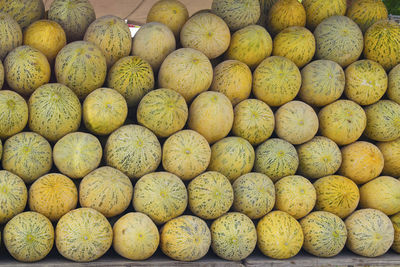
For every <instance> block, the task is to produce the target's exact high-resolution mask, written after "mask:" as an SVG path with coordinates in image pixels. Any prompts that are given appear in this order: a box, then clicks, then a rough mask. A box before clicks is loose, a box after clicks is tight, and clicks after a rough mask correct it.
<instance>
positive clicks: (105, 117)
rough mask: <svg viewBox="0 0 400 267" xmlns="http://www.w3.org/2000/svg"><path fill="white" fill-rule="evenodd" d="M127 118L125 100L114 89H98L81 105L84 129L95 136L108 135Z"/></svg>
mask: <svg viewBox="0 0 400 267" xmlns="http://www.w3.org/2000/svg"><path fill="white" fill-rule="evenodd" d="M127 116H128V104H127V103H126V100H125V98H124V97H123V96H122V95H121V94H120V93H118V92H117V91H116V90H114V89H110V88H98V89H96V90H94V91H93V92H91V93H90V94H89V95H88V96H87V97H86V98H85V100H84V101H83V104H82V119H83V122H84V124H85V128H86V129H88V130H89V131H90V132H91V133H93V134H96V135H109V134H111V133H112V132H113V131H115V130H116V129H118V128H119V127H121V126H122V125H123V124H124V122H125V120H126V118H127Z"/></svg>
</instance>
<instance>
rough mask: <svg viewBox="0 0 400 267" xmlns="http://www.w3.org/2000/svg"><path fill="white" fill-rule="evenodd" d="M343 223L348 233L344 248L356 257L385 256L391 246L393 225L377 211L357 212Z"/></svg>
mask: <svg viewBox="0 0 400 267" xmlns="http://www.w3.org/2000/svg"><path fill="white" fill-rule="evenodd" d="M345 223H346V227H347V231H348V236H347V242H346V246H347V248H348V249H350V250H351V251H352V252H354V253H356V254H358V255H361V256H364V257H378V256H381V255H383V254H385V253H386V252H387V251H388V250H389V249H390V247H391V246H392V244H393V240H394V228H393V224H392V222H391V221H390V219H389V217H388V216H386V215H385V214H384V213H383V212H381V211H379V210H375V209H360V210H357V211H355V212H354V213H353V214H352V215H350V216H349V217H348V218H347V219H346V221H345Z"/></svg>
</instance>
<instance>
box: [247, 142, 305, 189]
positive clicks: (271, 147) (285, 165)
mask: <svg viewBox="0 0 400 267" xmlns="http://www.w3.org/2000/svg"><path fill="white" fill-rule="evenodd" d="M255 154H256V159H255V162H254V170H255V171H256V172H260V173H263V174H265V175H267V176H268V177H269V178H271V180H272V181H273V182H276V181H278V180H279V179H281V178H282V177H285V176H289V175H294V174H295V173H296V171H297V168H298V166H299V157H298V155H297V152H296V149H295V148H294V146H293V145H292V144H290V143H289V142H287V141H285V140H282V139H278V138H271V139H268V140H267V141H265V142H264V143H262V144H261V145H259V146H258V147H257V149H256V151H255Z"/></svg>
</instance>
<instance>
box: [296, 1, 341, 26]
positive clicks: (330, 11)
mask: <svg viewBox="0 0 400 267" xmlns="http://www.w3.org/2000/svg"><path fill="white" fill-rule="evenodd" d="M302 4H303V6H304V8H305V10H306V14H307V28H309V29H310V30H311V31H313V30H314V29H315V28H316V27H317V26H318V25H319V24H320V23H321V22H322V21H323V20H324V19H326V18H328V17H331V16H335V15H344V14H345V13H346V0H302Z"/></svg>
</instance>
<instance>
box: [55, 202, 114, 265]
mask: <svg viewBox="0 0 400 267" xmlns="http://www.w3.org/2000/svg"><path fill="white" fill-rule="evenodd" d="M112 241H113V230H112V228H111V225H110V223H109V222H108V221H107V219H106V217H104V215H102V214H101V213H100V212H98V211H96V210H94V209H91V208H79V209H76V210H72V211H70V212H68V213H67V214H65V215H64V216H63V217H61V219H60V220H59V221H58V223H57V226H56V246H57V250H58V252H59V253H60V254H61V255H62V256H63V257H65V258H67V259H69V260H72V261H75V262H89V261H94V260H96V259H98V258H100V257H101V256H103V255H104V253H106V252H107V251H108V250H109V248H110V247H111V245H112Z"/></svg>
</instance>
